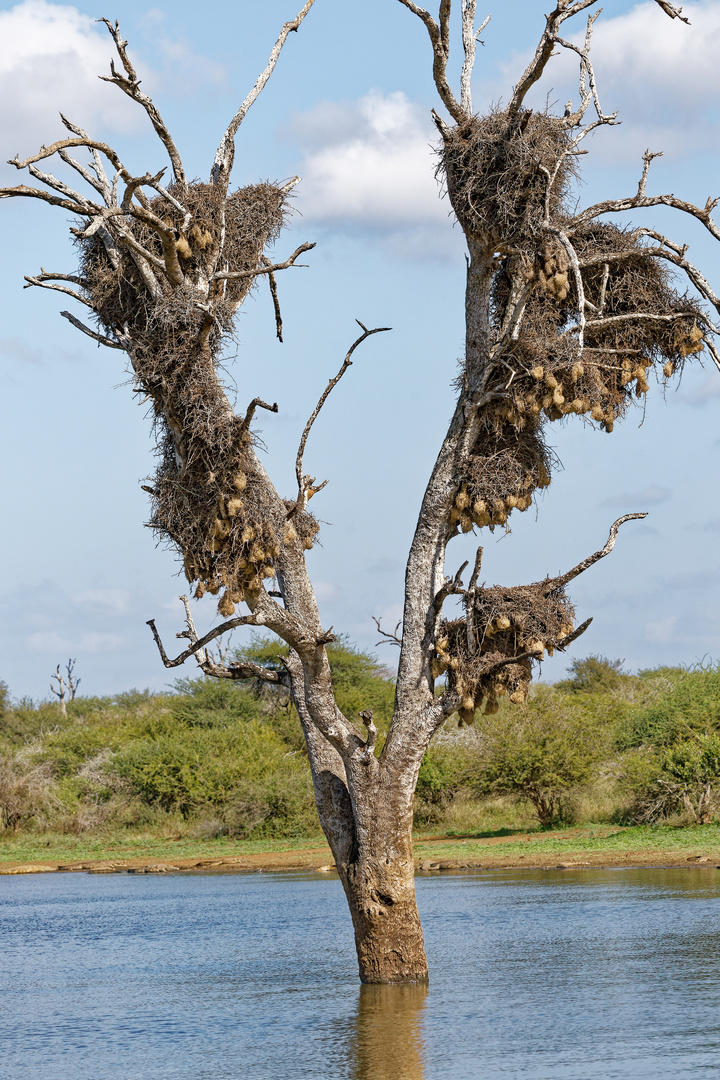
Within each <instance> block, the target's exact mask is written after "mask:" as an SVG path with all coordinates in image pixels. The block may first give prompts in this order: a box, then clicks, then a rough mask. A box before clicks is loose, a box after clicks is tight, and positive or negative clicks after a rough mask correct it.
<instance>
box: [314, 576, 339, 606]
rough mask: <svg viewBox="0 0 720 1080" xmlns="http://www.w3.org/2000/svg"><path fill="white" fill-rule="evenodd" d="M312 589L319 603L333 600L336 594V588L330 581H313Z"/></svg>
mask: <svg viewBox="0 0 720 1080" xmlns="http://www.w3.org/2000/svg"><path fill="white" fill-rule="evenodd" d="M313 589H314V590H315V596H316V598H317V600H318V602H319V603H323V602H326V601H328V600H334V599H335V598H336V596H337V595H338V591H337V588H336V587H335V585H333V583H332V582H331V581H314V582H313Z"/></svg>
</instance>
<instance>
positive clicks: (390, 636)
mask: <svg viewBox="0 0 720 1080" xmlns="http://www.w3.org/2000/svg"><path fill="white" fill-rule="evenodd" d="M372 621H373V622H374V623H375V625H376V626H377V632H378V634H380V635H381V637H382V638H384V640H383V641H378V642H376V645H389V644H392V645H400V646H402V639H401V638H399V637H398V630H399V629H400V626H401V625H402V619H398V621H397V623H396V625H395V629H394V630H393V632H392V633H388V632H387V630H383V628H382V626H381V625H380V619H378V617H377V615H373V617H372Z"/></svg>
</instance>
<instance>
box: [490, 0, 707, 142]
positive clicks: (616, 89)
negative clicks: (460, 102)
mask: <svg viewBox="0 0 720 1080" xmlns="http://www.w3.org/2000/svg"><path fill="white" fill-rule="evenodd" d="M683 11H684V14H685V15H687V16H688V17H689V19H690V22H691V25H690V26H686V25H684V24H681V23H679V22H678V21H677V20H673V19H668V18H667V17H666V16H664V15H663V13H662V11H661V10H660V9H659V8H658V5H657V4H656V3H654V0H646V2H645V3H640V4H637V5H636V6H635V7H634V8H632V9H631V10H630V11H628V12H627V13H625V14H622V15H617V16H615V17H612V18H610V17H607V16H606V15H605V14H603V15H601V17H600V18H599V19H598V21H597V22H596V24H595V28H594V31H593V38H592V61H593V66H594V68H595V74H596V78H597V83H598V88H599V93H600V101H601V104H602V107H603V110H604V111H605V112H606V113H611V112H614V111H615V110H618V112H619V117H618V119H619V120H620V121H621V122H622V127H620V128H616V129H615V130H614V131H612V132H605V133H604V134H603V133H602V131H601V133H600V134H599V135H598V136H597V139H596V145H594V146H593V152H594V153H599V154H600V155H601V156H603V157H605V158H606V159H608V160H615V161H619V160H621V159H624V158H627V159H630V158H632V159H636V158H639V154H641V153H642V151H643V150H644V149H645V148H646V147H647V146H649V147H650V148H651V149H653V150H663V151H664V152H665V153H666V155H667V156H669V157H672V156H677V155H679V154H681V153H688V152H690V151H692V153H693V158H694V159H696V158H697V156H698V155H699V154H700V153H705V154H707V153H708V152H713V151H714V147H713V146H712V145H710V142H709V141H708V136H709V134H710V131H711V130H713V129H715V130H717V128H718V117H717V100H718V96H719V95H720V64H718V61H717V58H718V56H719V55H720V0H701V2H699V3H686V4H685V5H683ZM583 34H584V28H583V30H580V29H579V27H578V28H577V29H575V32H574V34H569V33H568V34H567V35H566V36H567V37H569V38H570V39H571V40H573V41H575V42H576V43H580V41H581V38H582V36H583ZM528 58H529V54H528V57H522V56H518V55H516V56H514V57H513V58H512V61H511V63H508V64H504V65H502V68H503V71H504V72H505V75H506V78H507V79H508V81H509V82H512V81H513V80H514V78H516V77H517V72H518V71H521V70H522V69H523V66H524V63H525V62H526V60H527V59H528ZM577 70H578V65H577V57H576V56H574V55H573V54H570V53H568V52H562V53H560V55H559V56H558V59H557V60H555V61H554V62H553V64H552V65H551V66H550V67H548V69H547V71H546V75H545V77H544V79H543V80H542V82H541V83H540V84H538V88H537V89H536V90H535V91H534V93H533V96H532V102H533V104H534V105H535V106H536V107H543V106H544V103H545V95H546V94H547V92H548V90H549V89H550V90H551V97H552V98H553V99H556V100H557V101H560V102H564V101H565V99H566V97H567V96H569V95H572V98H573V101H574V103H575V105H577V103H578V86H577ZM593 116H594V113H593ZM638 148H639V149H638Z"/></svg>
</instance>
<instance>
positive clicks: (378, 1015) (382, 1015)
mask: <svg viewBox="0 0 720 1080" xmlns="http://www.w3.org/2000/svg"><path fill="white" fill-rule="evenodd" d="M427 992H428V984H427V983H426V982H422V983H410V984H407V985H395V986H392V985H389V986H388V985H385V986H383V985H378V984H368V985H365V986H361V987H360V996H359V999H358V1011H357V1020H356V1031H355V1035H354V1038H353V1040H352V1044H353V1050H354V1051H355V1054H354V1056H355V1061H354V1066H355V1068H354V1072H352V1073H351V1075H352V1076H353V1080H425V1046H424V1043H423V1037H422V1017H423V1011H424V1007H425V998H426V997H427Z"/></svg>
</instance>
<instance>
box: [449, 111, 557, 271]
mask: <svg viewBox="0 0 720 1080" xmlns="http://www.w3.org/2000/svg"><path fill="white" fill-rule="evenodd" d="M570 142H571V135H570V133H569V131H568V129H567V128H566V127H565V126H564V125H563V123H562V121H561V120H558V119H557V118H556V117H554V116H549V115H548V114H547V113H538V112H532V111H530V110H529V109H526V110H523V111H521V112H520V113H519V114H518V115H517V116H515V117H512V118H510V117H508V115H507V114H506V113H504V112H501V111H499V110H498V111H496V112H493V113H490V115H489V116H484V117H473V118H472V119H471V120H468V121H466V122H465V123H464V124H461V125H459V126H458V127H454V128H450V129H446V131H445V132H444V137H443V144H442V147H441V149H440V162H439V165H438V173H439V175H441V176H443V177H444V179H445V181H446V184H447V191H448V196H449V198H450V202H451V203H452V208H453V210H454V211H455V214H456V216H457V219H458V221H459V222H460V225H461V226H462V228H463V231H464V232H465V234H466V235H470V236H477V237H481V238H482V239H483V241H487V243H488V246H489V247H490V246H492V247H493V248H494V250H496V251H497V250H503V249H506V248H508V247H513V248H515V247H517V245H518V244H520V245H523V246H525V245H528V246H531V245H532V240H533V238H536V237H539V236H540V235H541V233H542V222H543V219H544V217H545V200H546V193H547V188H548V185H547V178H546V175H545V173H543V171H542V168H545V169H547V170H548V171H549V172H550V174H551V175H552V174H553V173H554V171H555V168H556V165H557V164H558V162H560V164H559V167H558V169H557V174H556V176H555V180H554V182H553V184H552V187H551V190H550V195H549V207H550V213H551V216H553V217H554V216H555V215H556V214H557V212H558V210H559V209H560V208H561V207H562V205H563V202H564V200H565V199H566V198H567V195H568V192H569V188H570V184H571V182H572V179H573V178H574V176H575V175H576V174H577V169H576V165H575V158H574V157H573V156H572V155H571V154H568V153H567V151H568V150H569V149H570Z"/></svg>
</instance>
